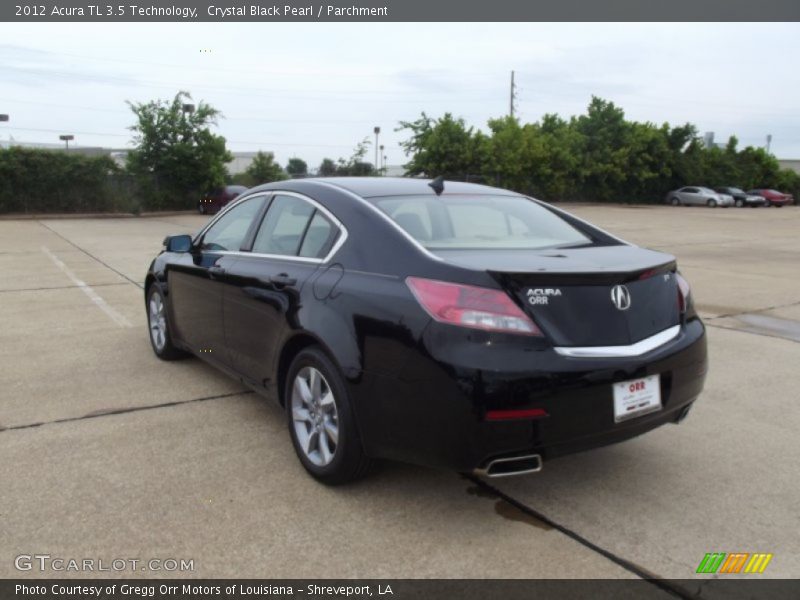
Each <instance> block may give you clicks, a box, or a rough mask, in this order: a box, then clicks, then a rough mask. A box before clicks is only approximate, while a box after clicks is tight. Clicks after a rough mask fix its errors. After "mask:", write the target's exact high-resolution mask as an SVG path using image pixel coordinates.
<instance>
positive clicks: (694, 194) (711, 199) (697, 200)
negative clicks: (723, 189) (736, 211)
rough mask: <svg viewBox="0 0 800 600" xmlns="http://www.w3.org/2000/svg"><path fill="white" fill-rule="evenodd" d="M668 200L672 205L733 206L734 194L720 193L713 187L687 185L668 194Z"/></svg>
mask: <svg viewBox="0 0 800 600" xmlns="http://www.w3.org/2000/svg"><path fill="white" fill-rule="evenodd" d="M667 202H668V203H669V204H672V206H682V205H685V206H691V205H696V206H708V207H709V208H714V207H716V206H733V203H734V200H733V196H731V195H730V194H720V193H719V192H715V191H714V190H712V189H711V188H707V187H700V186H691V185H687V186H684V187H682V188H680V189H678V190H674V191H672V192H670V193H669V194H667Z"/></svg>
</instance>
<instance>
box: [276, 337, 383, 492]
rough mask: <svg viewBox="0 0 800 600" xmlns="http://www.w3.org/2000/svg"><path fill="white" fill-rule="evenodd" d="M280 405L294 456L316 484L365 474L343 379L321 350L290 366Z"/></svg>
mask: <svg viewBox="0 0 800 600" xmlns="http://www.w3.org/2000/svg"><path fill="white" fill-rule="evenodd" d="M284 400H285V403H286V412H287V417H288V421H289V433H290V434H291V437H292V443H293V444H294V449H295V452H296V453H297V456H298V458H299V459H300V462H301V463H302V464H303V467H304V468H305V469H306V471H308V472H309V473H310V474H311V475H312V476H313V477H314V478H315V479H317V480H319V481H321V482H322V483H325V484H328V485H337V484H341V483H347V482H349V481H354V480H356V479H360V478H361V477H364V476H365V475H366V474H367V473H368V472H369V469H370V467H371V465H372V461H371V460H370V458H369V457H367V456H366V455H365V454H364V450H363V447H362V444H361V437H360V436H359V434H358V430H357V429H356V424H355V417H354V415H353V409H352V404H351V402H350V397H349V396H348V393H347V388H346V387H345V385H344V379H343V377H342V376H341V375H340V374H339V370H338V369H337V367H336V366H335V365H334V364H333V363H332V361H331V360H330V359H329V358H328V357H327V356H326V355H325V354H324V353H323V352H322V351H321V350H320V349H319V348H316V347H313V346H312V347H311V348H306V349H305V350H303V351H302V352H300V353H299V354H298V355H297V356H296V357H295V359H294V360H293V361H292V364H291V366H290V367H289V372H288V374H287V377H286V389H285V391H284Z"/></svg>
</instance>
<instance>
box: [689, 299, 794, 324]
mask: <svg viewBox="0 0 800 600" xmlns="http://www.w3.org/2000/svg"><path fill="white" fill-rule="evenodd" d="M798 305H800V300H797V301H796V302H789V303H787V304H776V305H774V306H766V307H764V308H756V309H753V310H742V311H739V312H733V313H727V314H723V315H716V316H713V317H706V318H705V319H703V321H713V320H715V319H725V318H728V317H739V316H741V315H752V314H758V313H762V312H767V311H769V310H777V309H779V308H790V307H792V306H798Z"/></svg>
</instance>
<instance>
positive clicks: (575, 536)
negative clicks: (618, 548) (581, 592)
mask: <svg viewBox="0 0 800 600" xmlns="http://www.w3.org/2000/svg"><path fill="white" fill-rule="evenodd" d="M464 478H465V479H468V480H469V481H471V482H473V483H474V484H475V485H476V486H477V487H478V489H481V490H483V492H482V493H477V492H476V491H472V492H470V493H471V494H472V495H476V496H481V497H487V496H490V495H493V496H494V497H496V498H498V499H500V500H502V501H504V502H506V503H507V504H509V505H511V506H513V507H514V508H516V509H517V510H518V511H520V512H521V513H524V514H526V515H528V516H529V517H530V518H532V519H535V520H536V522H537V523H539V524H540V525H538V526H539V527H542V528H545V527H546V528H550V529H555V530H556V531H558V532H560V533H562V534H563V535H565V536H567V537H568V538H570V539H572V540H574V541H576V542H578V543H579V544H581V545H582V546H584V547H585V548H588V549H589V550H591V551H593V552H596V553H597V554H600V555H601V556H603V557H604V558H606V559H608V560H610V561H611V562H613V563H614V564H616V565H618V566H619V567H622V568H623V569H625V570H626V571H628V572H629V573H632V574H633V575H636V576H637V577H639V578H641V579H643V580H645V581H647V582H648V583H650V584H652V585H653V586H655V587H657V588H659V589H660V590H662V591H664V592H666V593H668V594H671V595H673V596H675V597H676V598H681V599H683V600H689V599H693V598H696V595H695V594H693V593H692V592H690V591H689V590H687V589H685V588H683V587H682V586H680V585H677V584H675V583H674V582H671V581H669V580H667V579H664V578H663V577H661V576H660V575H656V574H655V573H653V572H651V571H648V570H647V569H645V568H644V567H642V566H640V565H637V564H635V563H633V562H631V561H629V560H627V559H625V558H622V557H621V556H618V555H617V554H614V553H613V552H612V551H611V550H607V549H606V548H603V547H602V546H599V545H598V544H595V543H594V542H592V541H591V540H589V539H587V538H585V537H583V536H582V535H581V534H579V533H577V532H576V531H573V530H572V529H570V528H569V527H567V526H565V525H562V524H561V523H558V522H556V521H554V520H553V519H551V518H550V517H548V516H546V515H545V514H544V513H542V512H539V511H538V510H536V509H535V508H532V507H530V506H528V505H527V504H523V503H522V502H520V501H518V500H516V499H514V498H512V497H511V496H509V495H508V494H506V493H505V492H502V491H500V490H499V489H497V488H496V487H494V486H493V485H490V484H489V483H487V482H486V481H484V480H483V479H481V478H479V477H476V476H474V475H467V474H465V475H464Z"/></svg>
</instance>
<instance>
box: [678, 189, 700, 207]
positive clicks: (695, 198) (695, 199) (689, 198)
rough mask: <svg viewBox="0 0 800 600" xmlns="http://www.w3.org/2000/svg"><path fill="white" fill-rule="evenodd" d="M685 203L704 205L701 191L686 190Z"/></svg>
mask: <svg viewBox="0 0 800 600" xmlns="http://www.w3.org/2000/svg"><path fill="white" fill-rule="evenodd" d="M684 190H685V191H684V194H683V197H684V200H683V201H684V202H685V203H686V204H702V202H701V200H700V190H699V189H698V188H695V187H687V188H684Z"/></svg>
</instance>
